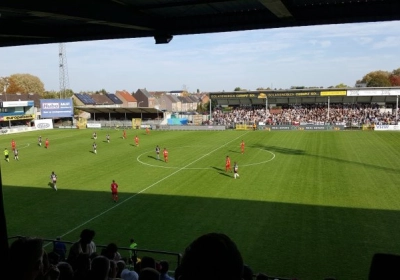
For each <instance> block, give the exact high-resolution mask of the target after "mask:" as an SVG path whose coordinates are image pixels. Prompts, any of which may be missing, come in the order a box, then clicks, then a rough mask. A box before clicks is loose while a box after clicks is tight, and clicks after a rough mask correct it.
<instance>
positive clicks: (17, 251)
mask: <svg viewBox="0 0 400 280" xmlns="http://www.w3.org/2000/svg"><path fill="white" fill-rule="evenodd" d="M43 254H44V250H43V240H42V239H39V238H20V239H17V240H15V241H14V242H13V243H12V244H11V246H10V257H9V261H10V272H11V274H10V277H8V278H9V279H18V280H33V279H36V278H37V277H38V276H40V275H42V273H43Z"/></svg>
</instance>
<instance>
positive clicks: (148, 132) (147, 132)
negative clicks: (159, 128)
mask: <svg viewBox="0 0 400 280" xmlns="http://www.w3.org/2000/svg"><path fill="white" fill-rule="evenodd" d="M146 134H147V135H149V134H150V129H149V128H148V127H146Z"/></svg>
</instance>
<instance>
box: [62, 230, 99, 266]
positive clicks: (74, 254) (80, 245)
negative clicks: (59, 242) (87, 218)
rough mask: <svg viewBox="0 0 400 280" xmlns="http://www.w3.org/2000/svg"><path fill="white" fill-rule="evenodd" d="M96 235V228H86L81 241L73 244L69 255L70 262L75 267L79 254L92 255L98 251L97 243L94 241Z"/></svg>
mask: <svg viewBox="0 0 400 280" xmlns="http://www.w3.org/2000/svg"><path fill="white" fill-rule="evenodd" d="M94 236H95V232H94V230H91V229H84V230H82V232H81V235H80V239H79V241H78V242H75V243H74V244H73V245H72V246H71V248H70V250H69V255H68V263H70V264H71V265H72V267H73V268H74V269H75V261H76V259H77V258H78V256H79V254H82V253H85V254H89V255H91V254H93V253H95V252H96V245H95V243H94V242H93V238H94Z"/></svg>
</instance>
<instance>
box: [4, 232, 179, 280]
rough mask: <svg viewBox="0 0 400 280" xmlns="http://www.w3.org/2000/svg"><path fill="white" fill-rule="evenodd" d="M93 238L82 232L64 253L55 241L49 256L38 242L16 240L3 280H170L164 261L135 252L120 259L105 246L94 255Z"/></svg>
mask: <svg viewBox="0 0 400 280" xmlns="http://www.w3.org/2000/svg"><path fill="white" fill-rule="evenodd" d="M94 237H95V232H94V231H93V230H90V229H84V230H83V231H82V232H81V234H80V239H79V240H78V241H77V242H75V243H73V244H72V245H71V246H70V248H69V250H68V251H67V246H66V245H65V243H64V242H63V241H61V238H59V237H58V238H57V239H56V240H55V241H54V242H53V249H52V250H51V251H50V252H47V251H46V250H45V249H44V243H43V240H42V239H40V238H25V237H24V238H19V239H17V240H15V241H14V242H13V243H12V244H11V246H10V253H9V264H10V265H9V268H10V269H9V273H8V274H9V275H8V278H7V279H18V280H114V279H122V280H138V279H139V278H140V279H141V280H174V278H173V277H171V276H169V274H168V273H169V263H168V262H167V261H165V260H162V261H158V262H157V261H156V260H155V259H154V258H152V257H147V256H144V257H142V258H137V257H136V251H134V252H133V253H132V254H130V258H123V257H122V256H121V254H120V253H119V252H118V247H117V245H116V244H115V243H110V244H108V245H107V246H106V247H104V248H102V249H101V251H100V252H98V250H97V246H96V244H95V243H94V241H93V238H94ZM132 240H133V239H132ZM132 240H131V241H132ZM135 244H136V243H135ZM133 250H134V249H133ZM133 256H134V257H133Z"/></svg>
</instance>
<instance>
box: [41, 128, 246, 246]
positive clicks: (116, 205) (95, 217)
mask: <svg viewBox="0 0 400 280" xmlns="http://www.w3.org/2000/svg"><path fill="white" fill-rule="evenodd" d="M247 133H249V132H246V133H244V134H242V135H240V136H239V137H236V138H234V139H232V140H231V141H229V142H226V143H225V144H223V145H222V146H220V147H218V148H216V149H214V150H212V151H210V152H209V153H207V154H204V155H203V156H201V157H199V158H198V159H196V160H194V161H192V162H191V163H189V164H187V165H185V166H184V167H182V168H179V169H178V170H176V171H174V172H172V173H171V174H169V175H167V176H165V177H164V178H162V179H160V180H158V181H157V182H155V183H153V184H151V185H149V186H148V187H146V188H144V189H142V190H141V191H139V192H137V193H135V194H134V195H131V196H130V197H128V198H127V199H125V200H123V201H121V202H119V203H117V204H115V205H114V206H113V207H110V208H108V209H107V210H105V211H103V212H101V213H99V214H98V215H96V216H94V217H92V218H90V219H89V220H87V221H85V222H83V223H81V224H80V225H78V226H76V227H74V228H73V229H71V230H69V231H67V232H66V233H64V234H61V235H59V236H60V237H64V236H66V235H68V234H70V233H72V232H74V231H76V230H77V229H79V228H81V227H83V226H84V225H86V224H88V223H90V222H91V221H93V220H95V219H97V218H99V217H101V216H103V215H104V214H107V213H108V212H110V211H111V210H114V209H115V208H117V207H119V206H120V205H121V204H124V203H125V202H127V201H129V200H131V199H132V198H134V197H136V196H138V195H139V194H142V193H144V192H145V191H147V190H148V189H150V188H152V187H154V186H156V185H158V184H159V183H161V182H162V181H164V180H166V179H168V178H170V177H172V176H174V175H175V174H177V173H178V172H180V171H182V170H184V169H185V168H187V167H188V166H190V165H192V164H194V163H196V162H197V161H199V160H201V159H203V158H204V157H206V156H208V155H210V154H212V153H213V152H215V151H217V150H219V149H221V148H223V147H225V146H226V145H228V144H230V143H232V142H233V141H236V140H237V139H239V138H242V137H243V136H244V135H246V134H247ZM50 244H52V243H51V242H49V243H47V244H45V245H44V247H46V246H48V245H50Z"/></svg>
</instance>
